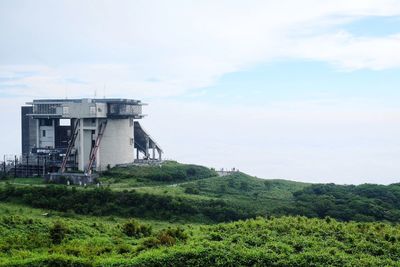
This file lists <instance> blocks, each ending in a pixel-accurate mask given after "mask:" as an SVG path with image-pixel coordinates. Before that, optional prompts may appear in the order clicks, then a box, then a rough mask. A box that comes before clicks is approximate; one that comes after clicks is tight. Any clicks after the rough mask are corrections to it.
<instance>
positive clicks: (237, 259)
mask: <svg viewBox="0 0 400 267" xmlns="http://www.w3.org/2000/svg"><path fill="white" fill-rule="evenodd" d="M30 212H31V211H29V214H25V215H15V214H5V215H1V216H0V232H1V233H2V234H1V235H0V266H398V262H399V261H400V242H398V241H399V240H400V227H399V226H392V225H390V224H386V223H356V222H349V223H345V222H338V221H336V220H334V219H331V218H325V219H307V218H305V217H281V218H269V219H267V218H257V219H251V220H247V221H237V222H233V223H228V224H218V225H213V226H196V225H184V226H182V227H176V226H172V227H165V228H159V229H157V230H155V231H153V233H149V235H147V234H146V236H138V237H136V236H128V235H126V233H125V232H124V229H125V227H124V225H126V224H129V222H132V221H131V220H127V221H125V222H118V221H113V220H106V219H103V220H99V219H98V218H93V217H77V216H74V217H73V218H62V217H57V218H52V217H40V215H38V216H35V215H31V213H30ZM33 212H34V211H33ZM136 223H138V224H143V223H142V222H138V221H136ZM55 225H62V226H61V227H60V226H57V227H56V228H61V229H63V230H62V231H63V233H64V234H63V238H62V240H61V241H60V243H58V242H57V243H55V242H53V240H52V232H53V231H54V230H52V229H55Z"/></svg>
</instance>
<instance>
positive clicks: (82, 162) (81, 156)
mask: <svg viewBox="0 0 400 267" xmlns="http://www.w3.org/2000/svg"><path fill="white" fill-rule="evenodd" d="M83 134H84V132H83V119H80V121H79V167H78V169H79V170H81V171H83V170H84V169H85V159H84V157H85V153H84V151H83V148H84V144H83V139H84V135H83Z"/></svg>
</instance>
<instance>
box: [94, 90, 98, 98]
mask: <svg viewBox="0 0 400 267" xmlns="http://www.w3.org/2000/svg"><path fill="white" fill-rule="evenodd" d="M96 97H97V90H96V89H94V98H96Z"/></svg>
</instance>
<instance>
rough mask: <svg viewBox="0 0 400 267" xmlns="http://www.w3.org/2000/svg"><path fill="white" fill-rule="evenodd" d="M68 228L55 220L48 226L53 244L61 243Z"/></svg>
mask: <svg viewBox="0 0 400 267" xmlns="http://www.w3.org/2000/svg"><path fill="white" fill-rule="evenodd" d="M68 232H69V230H68V228H67V227H66V226H65V225H64V224H63V223H62V222H60V221H57V222H55V223H54V224H53V226H52V227H51V228H50V238H51V241H52V242H53V244H56V245H57V244H61V242H62V241H63V239H64V238H65V236H66V235H67V233H68Z"/></svg>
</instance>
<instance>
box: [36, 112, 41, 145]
mask: <svg viewBox="0 0 400 267" xmlns="http://www.w3.org/2000/svg"><path fill="white" fill-rule="evenodd" d="M39 120H40V119H37V120H36V147H37V148H39V147H40V139H39V138H40V132H39V129H40V124H39Z"/></svg>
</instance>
